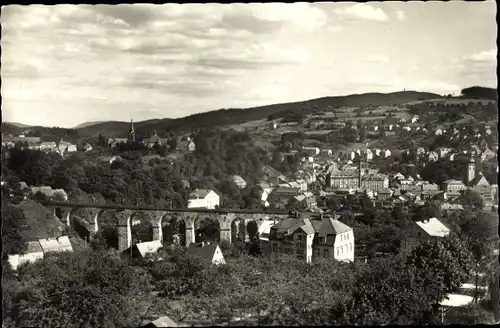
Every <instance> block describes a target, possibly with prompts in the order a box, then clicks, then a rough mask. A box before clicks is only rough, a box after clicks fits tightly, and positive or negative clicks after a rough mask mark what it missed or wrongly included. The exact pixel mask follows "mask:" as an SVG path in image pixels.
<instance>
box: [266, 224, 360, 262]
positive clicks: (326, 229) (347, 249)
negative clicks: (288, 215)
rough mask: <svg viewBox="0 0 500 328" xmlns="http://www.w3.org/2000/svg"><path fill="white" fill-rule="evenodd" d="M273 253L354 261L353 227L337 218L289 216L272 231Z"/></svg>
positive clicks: (270, 240) (310, 259) (308, 260)
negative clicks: (291, 217)
mask: <svg viewBox="0 0 500 328" xmlns="http://www.w3.org/2000/svg"><path fill="white" fill-rule="evenodd" d="M269 243H270V246H271V247H270V253H271V256H279V255H280V254H288V255H294V256H296V257H297V259H298V260H302V261H306V262H308V263H309V262H312V261H314V260H316V259H319V258H325V259H334V260H339V261H351V262H352V261H354V232H353V229H352V228H351V227H349V226H347V225H345V224H344V223H342V222H340V221H339V220H337V219H333V218H331V217H329V218H325V217H321V216H320V218H319V219H314V218H312V219H285V220H282V221H280V222H278V223H277V224H275V225H274V226H273V227H271V232H270V234H269Z"/></svg>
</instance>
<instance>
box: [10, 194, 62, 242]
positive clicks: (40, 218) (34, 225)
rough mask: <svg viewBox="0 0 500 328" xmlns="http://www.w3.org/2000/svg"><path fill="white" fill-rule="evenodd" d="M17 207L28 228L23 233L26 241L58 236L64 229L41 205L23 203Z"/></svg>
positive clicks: (30, 202)
mask: <svg viewBox="0 0 500 328" xmlns="http://www.w3.org/2000/svg"><path fill="white" fill-rule="evenodd" d="M18 206H19V207H20V208H22V210H23V212H24V216H25V217H26V222H27V225H28V227H27V230H25V231H23V235H24V237H25V238H26V239H27V240H36V239H40V238H50V237H57V236H60V235H61V234H62V231H63V230H64V229H65V227H66V226H65V225H64V224H63V223H62V222H61V221H60V220H59V219H58V218H57V217H55V216H54V215H53V214H52V213H49V211H47V209H46V208H45V207H43V205H41V204H39V203H37V202H35V201H25V202H23V203H22V204H20V205H18Z"/></svg>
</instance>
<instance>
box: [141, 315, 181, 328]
mask: <svg viewBox="0 0 500 328" xmlns="http://www.w3.org/2000/svg"><path fill="white" fill-rule="evenodd" d="M142 327H143V328H157V327H158V328H159V327H179V325H177V323H176V322H175V321H173V320H172V319H170V318H169V317H167V316H163V317H160V318H158V319H156V320H154V321H151V322H148V323H147V324H145V325H143V326H142Z"/></svg>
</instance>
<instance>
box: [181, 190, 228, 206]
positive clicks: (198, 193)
mask: <svg viewBox="0 0 500 328" xmlns="http://www.w3.org/2000/svg"><path fill="white" fill-rule="evenodd" d="M218 206H220V197H219V195H218V194H217V193H216V192H215V191H213V190H210V189H195V190H193V191H192V192H191V193H190V194H189V197H188V208H206V209H215V208H216V207H218Z"/></svg>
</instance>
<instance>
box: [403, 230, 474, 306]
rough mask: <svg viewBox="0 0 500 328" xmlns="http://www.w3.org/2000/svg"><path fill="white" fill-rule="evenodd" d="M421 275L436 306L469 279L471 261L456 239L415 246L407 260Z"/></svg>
mask: <svg viewBox="0 0 500 328" xmlns="http://www.w3.org/2000/svg"><path fill="white" fill-rule="evenodd" d="M407 263H408V264H409V265H412V266H414V267H415V268H417V269H418V270H419V272H420V277H421V279H423V280H424V282H425V286H426V292H428V293H431V292H432V293H433V295H434V296H433V303H434V305H435V306H437V304H438V303H439V302H440V301H441V300H442V299H443V298H444V297H445V295H446V293H450V292H452V291H453V290H455V289H456V288H458V287H460V285H461V284H462V283H463V282H464V281H465V280H466V279H468V278H469V277H470V275H471V272H472V269H473V259H472V257H471V254H470V253H469V251H468V250H467V248H466V247H465V245H464V243H463V242H462V241H461V240H460V239H459V238H457V236H454V235H452V236H448V237H443V238H440V239H439V240H438V241H436V242H426V243H422V244H420V245H419V246H417V247H416V248H415V249H413V251H412V252H411V254H410V256H409V257H408V259H407Z"/></svg>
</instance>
